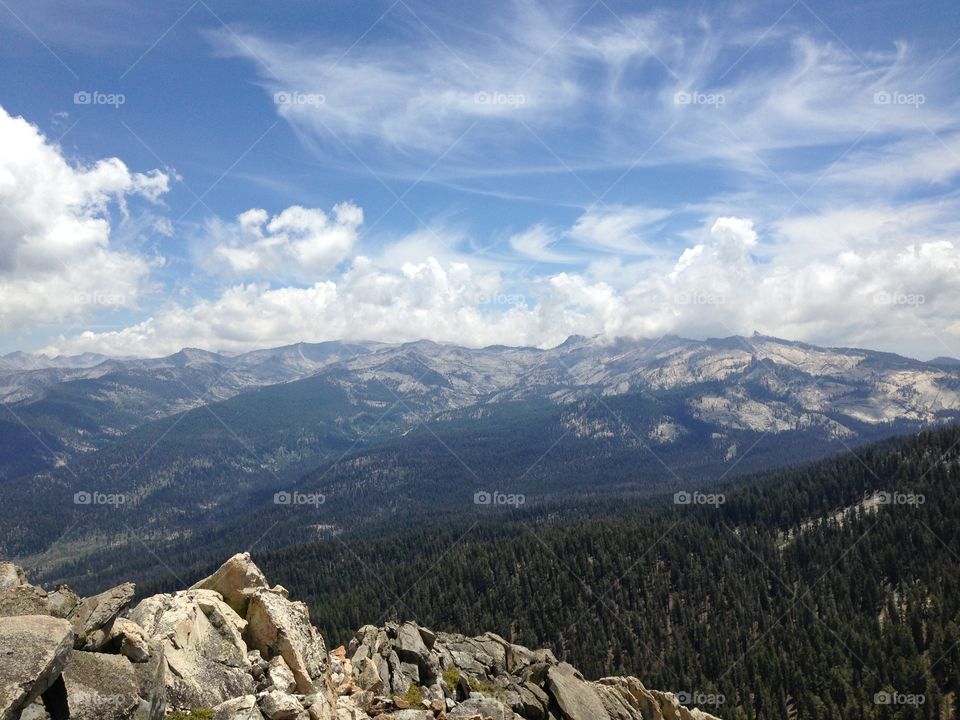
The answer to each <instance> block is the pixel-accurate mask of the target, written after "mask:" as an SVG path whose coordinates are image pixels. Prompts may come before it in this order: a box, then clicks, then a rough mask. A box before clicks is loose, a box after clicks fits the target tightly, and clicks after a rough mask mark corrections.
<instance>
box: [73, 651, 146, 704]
mask: <svg viewBox="0 0 960 720" xmlns="http://www.w3.org/2000/svg"><path fill="white" fill-rule="evenodd" d="M63 681H64V683H65V684H66V687H67V702H68V703H69V706H70V718H71V720H129V718H130V717H131V716H132V715H133V713H134V711H135V710H136V709H137V707H138V706H139V705H140V692H139V688H138V686H137V680H136V676H135V675H134V672H133V666H132V665H131V663H130V661H129V660H127V658H125V657H123V656H121V655H106V654H103V653H91V652H82V651H79V650H78V651H75V652H74V653H73V655H72V657H71V658H70V662H69V664H68V665H67V667H66V669H65V670H64V671H63Z"/></svg>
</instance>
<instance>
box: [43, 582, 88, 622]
mask: <svg viewBox="0 0 960 720" xmlns="http://www.w3.org/2000/svg"><path fill="white" fill-rule="evenodd" d="M47 600H48V601H49V602H50V614H51V615H53V616H54V617H58V618H68V617H70V613H72V612H73V611H74V610H75V609H76V607H77V605H79V604H80V596H79V595H77V594H76V593H75V592H74V591H73V590H71V589H70V588H69V587H67V586H66V585H57V589H56V590H54V591H53V592H52V593H48V594H47Z"/></svg>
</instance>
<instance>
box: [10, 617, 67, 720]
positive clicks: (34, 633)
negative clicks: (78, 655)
mask: <svg viewBox="0 0 960 720" xmlns="http://www.w3.org/2000/svg"><path fill="white" fill-rule="evenodd" d="M73 642H74V635H73V629H72V628H71V627H70V623H68V622H67V621H66V620H61V619H59V618H53V617H47V616H42V615H25V616H20V617H15V618H0V718H2V719H3V720H7V719H8V718H16V717H19V715H20V711H21V710H23V709H24V708H25V707H27V706H28V705H30V704H31V703H32V702H33V701H34V700H36V699H37V698H38V697H40V696H41V695H42V694H43V693H45V692H47V691H48V690H49V689H50V688H51V686H53V685H54V684H55V683H57V681H58V680H59V679H60V674H61V673H62V672H63V669H64V668H65V667H66V665H67V663H68V662H69V660H70V655H71V653H72V652H73ZM61 685H62V684H61Z"/></svg>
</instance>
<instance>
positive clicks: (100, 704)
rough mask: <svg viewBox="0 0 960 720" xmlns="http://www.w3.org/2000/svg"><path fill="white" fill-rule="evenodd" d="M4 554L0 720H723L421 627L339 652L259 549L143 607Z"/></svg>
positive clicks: (516, 650)
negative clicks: (86, 593) (83, 590)
mask: <svg viewBox="0 0 960 720" xmlns="http://www.w3.org/2000/svg"><path fill="white" fill-rule="evenodd" d="M134 597H135V588H134V587H133V585H132V584H130V583H125V584H123V585H120V586H117V587H115V588H111V589H109V590H106V591H105V592H103V593H100V594H99V595H95V596H93V597H89V598H80V597H78V596H77V595H76V594H74V593H73V592H71V591H70V589H69V588H67V587H66V586H59V587H57V588H56V589H55V590H52V591H46V590H44V589H43V588H40V587H36V586H33V585H31V584H30V583H29V581H28V578H27V576H26V574H25V573H24V571H23V570H22V569H21V568H19V567H17V566H16V565H13V564H12V563H0V720H15V719H16V718H23V719H24V720H27V719H29V720H42V719H43V718H48V719H49V720H60V719H61V718H74V719H79V720H128V719H136V720H155V719H159V718H164V717H167V718H177V719H178V720H201V719H202V718H206V719H207V720H209V719H211V718H212V719H213V720H263V718H267V720H363V719H364V718H378V719H379V720H439V719H440V718H449V719H450V720H520V719H525V720H711V718H713V716H712V715H708V714H706V713H704V712H702V711H700V710H696V709H688V708H686V707H684V706H683V705H681V704H680V702H679V700H678V698H677V696H676V695H673V694H672V693H668V692H658V691H655V690H648V689H647V688H646V687H644V685H643V683H641V681H640V680H638V679H637V678H634V677H608V678H603V679H601V680H598V681H589V680H587V679H585V678H584V677H583V675H581V674H580V673H579V672H578V671H577V670H576V669H575V668H573V667H572V666H570V665H568V664H566V663H563V662H559V661H558V660H557V658H556V657H554V655H553V653H552V652H551V651H550V650H530V649H528V648H525V647H522V646H520V645H515V644H513V643H510V642H508V641H507V640H505V639H504V638H502V637H500V636H498V635H496V634H494V633H486V634H484V635H481V636H479V637H465V636H463V635H458V634H451V633H442V632H433V631H431V630H428V629H427V628H424V627H420V626H419V625H417V624H416V623H414V622H406V623H403V624H396V623H387V624H386V625H384V626H382V627H377V626H373V625H365V626H364V627H362V628H360V629H359V630H357V632H356V633H355V634H354V637H353V639H352V640H351V641H350V643H349V645H347V646H340V647H338V648H336V649H333V650H328V648H327V646H326V644H325V642H324V639H323V637H322V636H321V635H320V633H319V631H318V630H317V629H316V628H315V627H314V626H313V625H312V624H311V623H310V616H309V613H308V611H307V607H306V605H304V604H303V603H302V602H297V601H294V600H291V599H290V598H289V595H288V592H287V590H286V589H285V588H283V587H281V586H279V585H277V586H274V587H271V586H270V584H269V583H268V582H267V580H266V578H265V577H264V575H263V573H262V572H261V571H260V569H259V568H258V567H257V566H256V565H255V564H254V563H253V561H252V560H251V559H250V555H249V554H247V553H244V554H240V555H235V556H233V557H232V558H230V559H229V560H227V562H226V563H224V564H223V566H221V567H220V568H219V569H218V570H217V571H216V572H215V573H213V574H212V575H211V576H210V577H207V578H205V579H203V580H201V581H200V582H198V583H196V584H195V585H194V586H193V587H191V588H188V589H185V590H182V591H179V592H176V593H173V594H163V595H154V596H152V597H148V598H145V599H143V600H141V601H140V602H139V603H137V604H136V605H133V601H134Z"/></svg>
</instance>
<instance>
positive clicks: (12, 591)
mask: <svg viewBox="0 0 960 720" xmlns="http://www.w3.org/2000/svg"><path fill="white" fill-rule="evenodd" d="M51 614H52V613H51V612H50V601H49V600H47V593H46V592H45V591H44V590H43V589H42V588H38V587H34V586H33V585H18V586H16V587H12V588H9V589H7V590H0V617H17V616H20V615H51Z"/></svg>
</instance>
